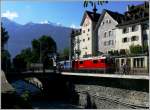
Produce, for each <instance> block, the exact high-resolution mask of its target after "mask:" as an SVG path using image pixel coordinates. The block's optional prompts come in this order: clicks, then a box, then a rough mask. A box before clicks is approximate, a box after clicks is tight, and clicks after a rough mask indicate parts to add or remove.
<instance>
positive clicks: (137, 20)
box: [117, 16, 149, 27]
mask: <svg viewBox="0 0 150 110" xmlns="http://www.w3.org/2000/svg"><path fill="white" fill-rule="evenodd" d="M145 20H149V17H148V16H147V17H144V18H139V19H134V20H133V19H132V20H128V21H125V22H123V23H121V24H118V25H117V27H121V26H125V25H129V24H135V23H141V22H143V21H145Z"/></svg>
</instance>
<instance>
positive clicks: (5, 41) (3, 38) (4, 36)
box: [1, 26, 9, 50]
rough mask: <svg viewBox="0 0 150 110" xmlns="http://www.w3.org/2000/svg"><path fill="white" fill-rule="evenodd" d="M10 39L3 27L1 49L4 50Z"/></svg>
mask: <svg viewBox="0 0 150 110" xmlns="http://www.w3.org/2000/svg"><path fill="white" fill-rule="evenodd" d="M8 39H9V35H8V32H7V31H6V30H5V28H3V27H2V26H1V47H2V48H1V49H2V50H4V45H5V44H6V43H7V41H8Z"/></svg>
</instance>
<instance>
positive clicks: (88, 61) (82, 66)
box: [72, 55, 114, 73]
mask: <svg viewBox="0 0 150 110" xmlns="http://www.w3.org/2000/svg"><path fill="white" fill-rule="evenodd" d="M113 68H114V60H113V59H112V58H111V57H110V56H108V55H102V56H98V57H91V58H82V59H77V60H74V61H72V69H73V71H79V72H81V71H82V72H83V71H86V72H91V71H92V72H101V73H106V72H109V73H110V72H113Z"/></svg>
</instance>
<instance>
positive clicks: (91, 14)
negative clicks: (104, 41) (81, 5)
mask: <svg viewBox="0 0 150 110" xmlns="http://www.w3.org/2000/svg"><path fill="white" fill-rule="evenodd" d="M86 13H87V14H88V15H89V17H90V18H91V20H92V21H94V22H98V19H99V17H100V14H98V13H96V14H95V15H94V13H93V12H90V11H86Z"/></svg>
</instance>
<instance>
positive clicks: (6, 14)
mask: <svg viewBox="0 0 150 110" xmlns="http://www.w3.org/2000/svg"><path fill="white" fill-rule="evenodd" d="M2 17H6V18H8V19H10V20H13V19H14V18H18V17H19V15H18V13H16V12H10V11H9V10H7V11H6V12H4V13H2Z"/></svg>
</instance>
